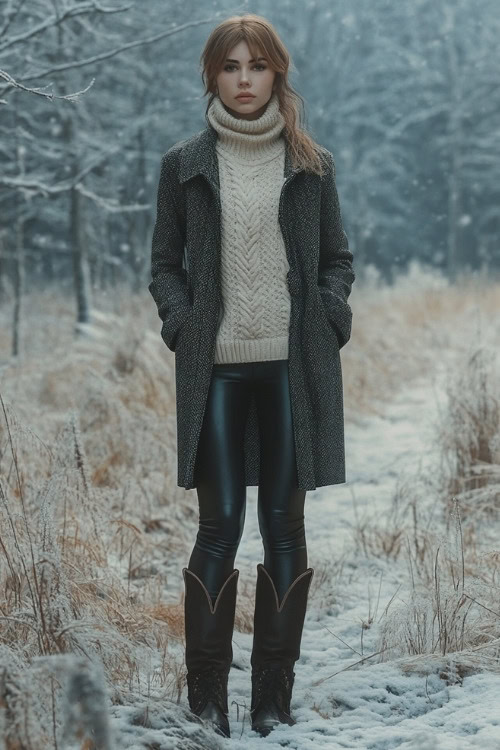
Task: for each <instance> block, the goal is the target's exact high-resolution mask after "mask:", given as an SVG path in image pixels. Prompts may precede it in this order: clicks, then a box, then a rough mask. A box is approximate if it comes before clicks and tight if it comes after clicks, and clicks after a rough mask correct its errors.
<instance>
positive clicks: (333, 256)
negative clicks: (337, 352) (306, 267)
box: [318, 152, 355, 349]
mask: <svg viewBox="0 0 500 750" xmlns="http://www.w3.org/2000/svg"><path fill="white" fill-rule="evenodd" d="M327 161H328V166H327V168H326V171H325V174H324V175H323V177H322V187H321V212H320V257H319V264H318V286H319V290H320V294H321V299H322V301H323V305H324V308H325V312H326V314H327V317H328V320H329V321H330V323H331V324H332V326H333V328H334V330H335V331H336V333H337V338H338V341H339V348H340V349H341V348H342V347H343V346H344V345H345V344H347V342H348V341H349V339H350V336H351V324H352V310H351V307H350V305H349V304H348V302H347V300H348V298H349V295H350V293H351V287H352V284H353V282H354V279H355V274H354V271H353V267H352V261H353V254H352V253H351V251H350V250H349V243H348V240H347V235H346V233H345V231H344V228H343V226H342V217H341V214H340V205H339V197H338V194H337V188H336V185H335V163H334V161H333V156H332V154H331V153H330V152H328V153H327Z"/></svg>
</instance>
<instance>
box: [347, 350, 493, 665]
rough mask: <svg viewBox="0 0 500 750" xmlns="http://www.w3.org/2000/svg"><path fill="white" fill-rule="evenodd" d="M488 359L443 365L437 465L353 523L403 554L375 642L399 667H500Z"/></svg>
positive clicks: (394, 554) (366, 547)
mask: <svg viewBox="0 0 500 750" xmlns="http://www.w3.org/2000/svg"><path fill="white" fill-rule="evenodd" d="M495 361H496V357H495V355H494V354H493V353H488V351H486V350H484V349H483V348H482V347H479V348H478V349H476V350H474V351H473V352H472V353H471V354H469V355H467V356H466V357H465V358H464V360H462V365H461V368H457V370H456V371H454V372H452V373H451V374H450V376H449V378H448V379H447V386H446V395H447V399H446V406H445V408H444V409H443V411H442V414H441V416H440V421H439V423H438V428H437V430H436V436H435V447H436V452H437V453H436V457H437V459H438V460H437V461H436V465H437V466H438V470H437V471H436V473H435V474H431V475H429V474H428V473H425V472H420V473H418V472H417V473H415V475H414V476H408V477H405V479H404V481H402V482H400V483H399V484H398V485H397V488H396V491H395V494H394V496H393V498H392V502H391V506H390V508H389V509H388V511H387V512H386V513H385V514H384V515H383V517H382V520H380V514H379V518H378V519H377V520H375V519H373V518H371V519H369V518H365V519H364V520H363V522H362V523H358V524H357V526H356V528H355V531H354V539H355V543H356V545H357V547H358V548H359V549H360V550H361V551H362V552H363V553H364V554H365V555H366V556H371V555H374V556H377V557H386V558H388V559H397V558H399V557H400V556H401V555H403V556H404V557H405V559H406V561H407V565H408V570H409V574H410V591H409V594H408V595H407V596H406V597H401V596H400V597H398V598H397V599H396V603H395V604H393V603H392V602H391V605H390V607H388V608H387V611H386V612H385V613H384V617H383V618H382V619H383V621H382V625H381V636H380V642H379V645H378V647H377V651H380V660H384V661H385V660H387V659H389V658H390V659H391V660H392V659H394V658H397V659H398V661H399V663H400V665H401V668H402V669H405V670H410V669H414V670H418V671H429V670H432V669H434V668H435V667H436V665H437V667H438V668H439V669H441V670H442V672H443V674H445V673H446V674H447V673H448V671H450V670H451V671H450V679H452V678H453V679H459V678H460V679H461V677H463V675H464V674H467V673H470V672H472V671H477V670H479V669H492V670H495V671H500V608H499V607H498V601H499V593H500V592H499V586H498V574H499V570H500V552H499V551H498V549H496V543H497V539H498V525H499V520H500V474H499V468H500V467H499V465H500V420H499V415H500V409H499V401H498V394H499V393H500V388H499V385H500V382H499V381H500V376H499V373H498V371H496V370H495ZM484 550H486V551H484ZM457 675H458V677H457Z"/></svg>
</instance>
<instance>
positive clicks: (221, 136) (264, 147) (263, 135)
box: [207, 93, 285, 163]
mask: <svg viewBox="0 0 500 750" xmlns="http://www.w3.org/2000/svg"><path fill="white" fill-rule="evenodd" d="M207 119H208V121H209V122H210V124H211V125H212V126H213V127H214V128H215V130H216V131H217V134H218V138H217V150H218V151H219V153H220V152H222V153H224V152H226V153H228V154H229V153H230V154H231V156H232V157H233V158H234V157H236V158H240V159H242V160H245V161H249V160H251V161H252V162H253V163H255V162H256V161H259V160H262V161H267V160H268V159H271V158H274V157H275V156H277V155H278V153H280V151H281V150H282V149H283V147H284V143H283V139H282V138H280V136H281V132H282V130H283V128H284V126H285V118H284V117H283V115H282V114H281V112H280V109H279V100H278V96H277V94H276V93H273V94H272V96H271V98H270V99H269V101H268V103H267V107H266V109H265V111H264V113H263V114H262V115H261V116H260V117H258V118H257V119H256V120H245V119H243V118H239V117H234V116H233V115H232V114H230V113H229V112H228V111H227V109H226V108H225V106H224V104H223V103H222V100H221V99H220V97H219V96H215V97H214V99H213V100H212V103H211V105H210V108H209V110H208V112H207Z"/></svg>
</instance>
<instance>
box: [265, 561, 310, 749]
mask: <svg viewBox="0 0 500 750" xmlns="http://www.w3.org/2000/svg"><path fill="white" fill-rule="evenodd" d="M313 574H314V570H313V568H307V570H306V571H304V573H301V574H300V575H299V576H298V577H297V578H296V579H295V580H294V581H293V583H291V584H290V586H289V588H288V590H287V591H286V593H285V595H284V597H283V601H282V602H281V605H280V603H279V599H278V594H277V591H276V588H275V586H274V583H273V580H272V578H271V576H270V575H269V573H268V572H267V570H266V568H265V567H264V566H263V565H262V564H261V563H259V564H258V565H257V587H256V592H255V614H254V637H253V649H252V656H251V665H252V703H251V707H250V716H251V721H252V729H254V730H255V731H256V732H258V733H259V734H260V735H262V736H263V737H265V736H266V735H268V734H269V732H270V731H271V730H272V729H274V727H275V726H277V725H278V724H288V725H289V726H293V725H294V724H296V721H295V719H294V718H293V717H292V716H290V701H291V698H292V688H293V682H294V678H295V672H294V671H293V665H294V663H295V662H296V661H297V659H298V658H299V656H300V642H301V639H302V629H303V626H304V619H305V614H306V608H307V595H308V592H309V586H310V584H311V580H312V577H313Z"/></svg>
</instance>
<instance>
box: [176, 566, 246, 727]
mask: <svg viewBox="0 0 500 750" xmlns="http://www.w3.org/2000/svg"><path fill="white" fill-rule="evenodd" d="M182 574H183V576H184V584H185V589H186V595H185V600H184V616H185V623H184V627H185V636H186V655H185V659H186V667H187V670H188V674H187V685H188V701H189V706H190V708H191V711H192V712H193V713H194V714H196V715H197V716H199V717H200V718H202V719H206V720H208V721H210V722H212V724H213V727H214V729H215V730H216V731H217V732H218V733H219V734H222V735H223V736H224V737H230V736H231V735H230V730H229V721H228V717H227V714H228V706H227V682H228V675H229V670H230V668H231V662H232V659H233V647H232V640H231V639H232V635H233V628H234V615H235V609H236V593H237V586H238V576H239V570H236V569H235V570H233V572H232V573H231V575H230V576H229V577H228V578H227V580H226V581H225V583H224V585H223V586H222V588H221V590H220V591H219V594H218V596H217V599H216V601H215V604H212V597H211V596H210V594H209V592H208V591H207V589H206V587H205V586H204V584H203V583H202V581H201V580H200V578H198V576H197V575H196V574H195V573H193V571H192V570H189V568H183V569H182Z"/></svg>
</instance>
